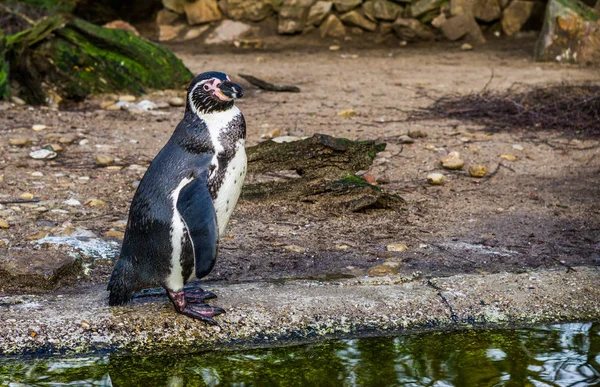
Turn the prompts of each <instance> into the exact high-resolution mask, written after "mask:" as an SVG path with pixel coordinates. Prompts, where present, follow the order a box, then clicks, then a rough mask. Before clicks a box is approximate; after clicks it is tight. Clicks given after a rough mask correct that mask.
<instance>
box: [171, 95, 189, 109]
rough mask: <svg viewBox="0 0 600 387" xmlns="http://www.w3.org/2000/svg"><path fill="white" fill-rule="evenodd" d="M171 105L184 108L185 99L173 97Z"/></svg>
mask: <svg viewBox="0 0 600 387" xmlns="http://www.w3.org/2000/svg"><path fill="white" fill-rule="evenodd" d="M169 105H171V106H173V107H179V106H184V105H185V99H183V98H181V97H173V98H171V99H169Z"/></svg>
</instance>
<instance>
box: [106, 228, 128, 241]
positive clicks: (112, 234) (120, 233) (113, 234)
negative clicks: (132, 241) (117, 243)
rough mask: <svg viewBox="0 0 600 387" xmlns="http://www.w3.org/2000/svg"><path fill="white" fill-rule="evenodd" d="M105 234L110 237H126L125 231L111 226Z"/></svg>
mask: <svg viewBox="0 0 600 387" xmlns="http://www.w3.org/2000/svg"><path fill="white" fill-rule="evenodd" d="M104 236H105V237H108V238H116V239H123V238H124V237H125V233H124V232H123V231H118V230H115V229H112V228H111V229H110V230H108V231H107V232H105V233H104Z"/></svg>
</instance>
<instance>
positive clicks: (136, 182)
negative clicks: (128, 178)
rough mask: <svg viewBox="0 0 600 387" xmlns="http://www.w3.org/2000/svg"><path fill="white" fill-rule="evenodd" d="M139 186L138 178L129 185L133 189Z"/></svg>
mask: <svg viewBox="0 0 600 387" xmlns="http://www.w3.org/2000/svg"><path fill="white" fill-rule="evenodd" d="M139 186H140V181H139V180H134V181H132V182H131V187H132V188H133V189H137V188H138V187H139Z"/></svg>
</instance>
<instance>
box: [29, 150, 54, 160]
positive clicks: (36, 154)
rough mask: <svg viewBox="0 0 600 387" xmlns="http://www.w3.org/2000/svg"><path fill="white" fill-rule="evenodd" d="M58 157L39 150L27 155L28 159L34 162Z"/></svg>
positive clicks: (48, 151)
mask: <svg viewBox="0 0 600 387" xmlns="http://www.w3.org/2000/svg"><path fill="white" fill-rule="evenodd" d="M56 156H58V154H57V153H56V152H54V151H51V150H49V149H40V150H36V151H33V152H31V153H29V157H31V158H32V159H35V160H50V159H53V158H55V157H56Z"/></svg>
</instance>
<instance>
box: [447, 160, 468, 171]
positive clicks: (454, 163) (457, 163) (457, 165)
mask: <svg viewBox="0 0 600 387" xmlns="http://www.w3.org/2000/svg"><path fill="white" fill-rule="evenodd" d="M464 165H465V162H464V161H463V160H462V159H450V160H447V161H445V162H443V163H442V167H444V168H446V169H452V170H455V169H461V168H462V167H463V166H464Z"/></svg>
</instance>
